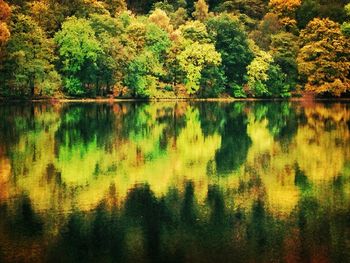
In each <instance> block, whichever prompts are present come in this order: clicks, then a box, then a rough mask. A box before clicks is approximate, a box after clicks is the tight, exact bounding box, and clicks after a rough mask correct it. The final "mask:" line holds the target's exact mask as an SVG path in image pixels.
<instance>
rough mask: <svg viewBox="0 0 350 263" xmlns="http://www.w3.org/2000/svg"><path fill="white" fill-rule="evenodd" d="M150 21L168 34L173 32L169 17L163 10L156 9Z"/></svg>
mask: <svg viewBox="0 0 350 263" xmlns="http://www.w3.org/2000/svg"><path fill="white" fill-rule="evenodd" d="M149 20H150V21H151V22H153V23H155V24H156V25H158V26H159V27H160V28H162V29H163V30H165V31H166V32H169V33H170V32H172V31H173V26H172V25H171V23H170V18H169V17H168V15H167V14H166V13H165V12H164V11H163V10H161V9H156V10H154V11H153V12H152V14H151V15H150V16H149Z"/></svg>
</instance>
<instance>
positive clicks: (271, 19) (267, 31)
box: [249, 13, 282, 51]
mask: <svg viewBox="0 0 350 263" xmlns="http://www.w3.org/2000/svg"><path fill="white" fill-rule="evenodd" d="M281 30H282V24H281V21H280V19H279V17H278V15H277V14H275V13H267V14H266V15H265V16H264V18H263V19H262V20H261V21H260V22H259V25H258V28H257V29H256V30H254V31H252V32H251V33H250V35H249V36H250V38H252V39H253V40H254V42H255V43H256V44H257V45H258V46H259V47H260V48H262V49H263V50H265V51H268V50H269V49H270V45H271V37H272V35H274V34H277V33H278V32H279V31H281Z"/></svg>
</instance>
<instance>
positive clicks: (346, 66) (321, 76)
mask: <svg viewBox="0 0 350 263" xmlns="http://www.w3.org/2000/svg"><path fill="white" fill-rule="evenodd" d="M300 44H301V49H300V52H299V54H298V58H297V62H298V69H299V73H300V74H301V76H303V77H304V78H305V79H306V83H305V89H306V90H307V91H313V92H316V93H326V92H327V93H331V94H333V95H334V96H340V95H341V94H342V93H344V92H347V91H349V90H350V79H349V78H348V76H349V71H350V41H349V39H348V38H347V37H345V36H344V35H343V34H342V33H341V31H340V25H339V24H338V23H336V22H333V21H331V20H329V19H318V18H316V19H314V20H313V21H311V22H310V23H309V24H308V26H307V27H306V28H305V29H304V30H302V31H301V34H300Z"/></svg>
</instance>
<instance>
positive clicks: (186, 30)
mask: <svg viewBox="0 0 350 263" xmlns="http://www.w3.org/2000/svg"><path fill="white" fill-rule="evenodd" d="M179 30H180V31H181V33H182V36H183V37H184V38H185V39H187V40H191V41H194V42H195V41H197V42H199V43H210V42H211V39H210V37H209V34H208V31H207V28H206V26H205V24H203V23H202V22H200V21H197V20H195V21H188V22H187V23H186V24H185V25H182V26H180V28H179Z"/></svg>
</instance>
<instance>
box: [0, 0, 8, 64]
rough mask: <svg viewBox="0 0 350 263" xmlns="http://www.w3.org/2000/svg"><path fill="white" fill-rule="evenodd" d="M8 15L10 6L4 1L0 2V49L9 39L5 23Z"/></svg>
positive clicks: (0, 0)
mask: <svg viewBox="0 0 350 263" xmlns="http://www.w3.org/2000/svg"><path fill="white" fill-rule="evenodd" d="M10 14H11V8H10V6H9V5H8V4H7V3H6V2H5V1H3V0H0V49H1V46H2V45H3V44H5V42H7V40H8V39H9V38H10V30H9V29H8V25H7V23H6V22H7V20H8V18H9V16H10ZM0 59H1V55H0Z"/></svg>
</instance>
